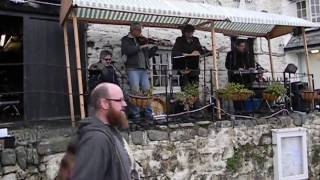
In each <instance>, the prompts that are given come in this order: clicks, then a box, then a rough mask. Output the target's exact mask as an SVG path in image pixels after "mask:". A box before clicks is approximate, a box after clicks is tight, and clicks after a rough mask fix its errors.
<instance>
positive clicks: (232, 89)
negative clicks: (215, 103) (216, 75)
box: [217, 83, 255, 99]
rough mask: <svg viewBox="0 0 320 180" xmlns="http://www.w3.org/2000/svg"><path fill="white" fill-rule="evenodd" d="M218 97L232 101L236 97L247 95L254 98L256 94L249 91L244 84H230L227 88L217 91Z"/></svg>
mask: <svg viewBox="0 0 320 180" xmlns="http://www.w3.org/2000/svg"><path fill="white" fill-rule="evenodd" d="M217 93H218V96H220V97H222V98H224V99H232V97H233V96H234V95H239V94H240V93H241V94H247V95H249V96H254V95H255V93H254V92H253V91H251V90H249V89H247V88H246V87H245V86H244V85H243V84H238V83H230V84H228V85H227V86H226V87H225V88H222V89H218V90H217Z"/></svg>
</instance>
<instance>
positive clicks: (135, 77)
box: [127, 69, 152, 117]
mask: <svg viewBox="0 0 320 180" xmlns="http://www.w3.org/2000/svg"><path fill="white" fill-rule="evenodd" d="M127 73H128V80H129V85H130V89H131V92H133V93H137V92H139V90H140V89H141V90H142V91H143V92H147V91H149V90H150V82H149V75H148V71H147V70H145V69H129V70H128V72H127ZM140 87H141V88H140ZM129 110H130V112H131V113H132V115H133V116H134V117H139V116H140V108H139V107H137V106H131V107H129ZM145 116H147V117H151V116H152V108H151V106H148V107H147V108H146V109H145Z"/></svg>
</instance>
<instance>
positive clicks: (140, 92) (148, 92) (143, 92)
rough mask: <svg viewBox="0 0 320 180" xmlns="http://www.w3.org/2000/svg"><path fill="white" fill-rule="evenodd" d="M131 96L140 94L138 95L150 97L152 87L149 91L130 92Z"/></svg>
mask: <svg viewBox="0 0 320 180" xmlns="http://www.w3.org/2000/svg"><path fill="white" fill-rule="evenodd" d="M131 95H132V96H140V97H152V89H150V90H149V91H142V90H139V91H138V92H132V94H131Z"/></svg>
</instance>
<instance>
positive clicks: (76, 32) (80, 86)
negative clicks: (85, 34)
mask: <svg viewBox="0 0 320 180" xmlns="http://www.w3.org/2000/svg"><path fill="white" fill-rule="evenodd" d="M72 21H73V31H74V43H75V49H76V62H77V74H78V89H79V94H80V96H79V99H80V117H81V119H83V118H85V116H86V115H85V111H84V98H83V83H82V68H81V60H80V42H79V29H78V20H77V17H76V16H73V17H72Z"/></svg>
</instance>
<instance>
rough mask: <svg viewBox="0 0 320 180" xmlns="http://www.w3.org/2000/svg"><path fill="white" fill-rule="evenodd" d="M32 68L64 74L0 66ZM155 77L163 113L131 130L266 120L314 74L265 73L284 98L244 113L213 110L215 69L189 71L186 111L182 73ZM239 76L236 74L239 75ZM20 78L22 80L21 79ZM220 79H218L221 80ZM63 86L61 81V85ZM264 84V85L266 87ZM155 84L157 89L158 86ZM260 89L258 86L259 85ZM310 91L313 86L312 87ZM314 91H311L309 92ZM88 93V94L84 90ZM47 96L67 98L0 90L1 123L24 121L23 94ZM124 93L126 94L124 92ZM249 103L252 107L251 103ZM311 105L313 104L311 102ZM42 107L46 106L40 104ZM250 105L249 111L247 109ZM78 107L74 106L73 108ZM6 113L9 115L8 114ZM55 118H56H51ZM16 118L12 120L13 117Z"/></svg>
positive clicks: (287, 105)
mask: <svg viewBox="0 0 320 180" xmlns="http://www.w3.org/2000/svg"><path fill="white" fill-rule="evenodd" d="M26 65H29V66H33V65H37V66H40V67H42V66H43V67H50V68H54V69H59V71H60V70H61V72H62V73H63V72H64V70H65V67H64V66H59V65H50V64H23V63H20V64H2V65H0V67H1V66H2V67H4V66H13V67H14V66H26ZM71 70H72V71H76V69H73V68H71ZM153 71H154V72H153V74H154V76H153V77H152V78H154V79H153V80H152V81H151V82H153V85H154V86H153V87H154V89H153V96H154V97H155V98H154V101H158V102H161V103H162V105H163V106H164V107H163V109H162V111H163V112H162V113H158V114H156V115H155V120H154V121H146V120H145V119H130V118H129V120H130V123H131V127H133V128H151V127H153V126H157V125H169V124H172V123H185V122H196V121H199V119H201V120H208V121H216V120H219V119H218V118H217V116H216V114H217V112H218V111H220V112H221V113H222V118H223V119H225V120H228V119H230V120H232V119H234V118H235V117H240V118H259V117H268V116H270V115H273V114H275V113H277V112H279V111H281V110H283V109H288V110H291V109H293V108H294V104H293V101H292V97H291V94H294V93H297V91H295V89H294V90H293V89H292V88H293V87H292V84H294V81H301V82H306V81H307V79H308V76H311V77H312V79H313V75H307V74H302V73H296V74H284V73H283V72H276V73H274V74H276V75H277V76H276V77H277V78H276V79H275V80H272V79H271V73H270V72H264V76H265V77H267V78H266V81H267V82H268V83H269V84H270V83H272V82H278V83H281V84H283V85H284V86H285V87H286V88H287V89H288V92H287V95H286V96H283V97H282V98H279V99H278V100H277V101H274V102H268V101H264V100H261V97H251V98H249V99H248V101H243V102H242V104H240V106H242V107H241V109H242V110H244V111H237V110H238V109H234V103H233V101H232V100H225V99H223V98H222V99H220V100H221V102H222V106H221V108H220V109H218V108H217V107H216V101H217V100H218V99H219V98H218V96H217V91H216V90H215V89H214V82H213V79H214V78H213V76H214V74H215V72H216V70H214V69H205V70H204V69H201V70H198V71H191V72H197V73H199V77H200V80H199V84H198V85H199V94H198V96H197V97H198V101H197V102H196V105H195V107H191V108H190V107H189V108H186V109H187V110H185V107H184V105H186V104H181V101H180V100H179V98H177V94H179V93H181V92H184V89H183V87H181V86H182V85H183V78H182V76H181V73H180V74H179V73H178V70H171V69H166V68H164V69H161V70H153ZM157 71H161V73H158V74H161V75H159V76H157V75H155V74H157ZM218 71H219V72H218V74H224V75H225V76H223V77H224V79H222V80H223V81H224V82H226V81H227V80H226V78H227V74H228V72H227V71H226V70H218ZM240 75H241V73H240V74H239V76H240ZM121 77H122V78H120V79H122V81H120V86H121V87H122V88H123V89H127V88H125V86H127V84H126V83H125V82H124V80H126V79H127V77H126V75H121ZM21 78H22V77H21ZM220 80H221V79H220ZM62 83H63V82H62ZM268 83H267V84H268ZM3 85H5V82H4V83H1V86H2V88H4V86H3ZM157 85H158V86H157ZM258 86H259V84H258ZM312 88H313V85H312ZM312 91H313V89H312ZM85 92H88V91H85ZM30 93H31V94H37V93H38V94H39V93H42V94H46V95H47V96H48V98H50V97H51V96H50V95H61V96H63V97H65V98H68V95H69V94H68V93H67V91H65V92H63V91H58V90H52V91H45V90H38V91H26V90H21V91H10V90H5V89H4V90H1V91H0V115H1V116H2V117H1V120H2V119H4V118H5V119H7V117H16V119H23V118H22V116H23V105H22V101H23V98H21V97H23V95H25V94H30ZM125 93H126V94H127V92H125ZM73 95H74V96H79V93H73ZM84 96H85V97H86V99H88V93H85V94H84ZM259 98H260V101H259V102H258V100H257V99H259ZM161 103H160V104H161ZM250 103H251V104H250ZM255 103H260V105H261V104H263V106H264V107H265V109H264V111H261V109H256V108H255V106H256V105H255ZM313 103H314V102H313ZM41 106H45V104H43V105H41ZM249 106H251V108H250V107H249ZM76 108H77V107H76ZM311 109H313V106H311ZM8 110H10V112H9V113H8ZM6 116H7V117H6ZM52 118H56V117H52ZM13 119H15V118H13Z"/></svg>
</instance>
